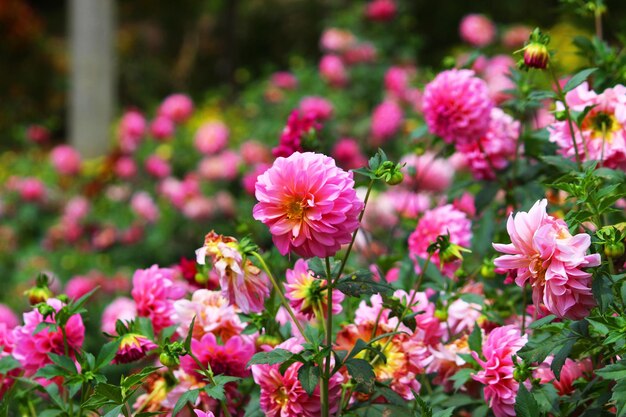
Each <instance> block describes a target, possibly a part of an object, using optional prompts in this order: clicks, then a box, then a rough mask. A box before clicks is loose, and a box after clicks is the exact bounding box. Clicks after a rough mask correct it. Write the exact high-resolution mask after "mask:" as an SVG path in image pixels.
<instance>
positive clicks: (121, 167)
mask: <svg viewBox="0 0 626 417" xmlns="http://www.w3.org/2000/svg"><path fill="white" fill-rule="evenodd" d="M113 170H114V171H115V175H117V176H118V177H120V178H124V179H128V178H132V177H134V176H135V174H137V164H136V163H135V161H134V160H133V158H131V157H130V156H122V157H121V158H120V159H118V160H117V162H116V163H115V167H114V168H113Z"/></svg>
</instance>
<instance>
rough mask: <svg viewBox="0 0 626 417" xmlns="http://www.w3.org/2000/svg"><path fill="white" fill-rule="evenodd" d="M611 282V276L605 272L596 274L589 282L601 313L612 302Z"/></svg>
mask: <svg viewBox="0 0 626 417" xmlns="http://www.w3.org/2000/svg"><path fill="white" fill-rule="evenodd" d="M611 284H612V281H611V277H610V276H608V275H607V274H605V273H600V274H597V275H596V276H595V277H594V278H593V281H592V282H591V290H592V291H593V296H594V298H595V299H596V301H597V302H598V308H599V309H600V312H601V313H605V312H606V311H607V309H608V308H609V306H610V305H611V303H612V302H613V299H614V297H613V290H612V288H611Z"/></svg>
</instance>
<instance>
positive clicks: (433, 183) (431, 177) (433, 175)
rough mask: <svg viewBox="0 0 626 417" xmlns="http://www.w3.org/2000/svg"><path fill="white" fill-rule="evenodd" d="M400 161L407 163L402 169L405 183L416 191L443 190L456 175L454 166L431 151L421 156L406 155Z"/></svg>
mask: <svg viewBox="0 0 626 417" xmlns="http://www.w3.org/2000/svg"><path fill="white" fill-rule="evenodd" d="M400 163H401V164H406V165H405V166H404V168H403V169H402V171H403V172H404V174H405V176H404V182H403V183H404V184H405V185H407V186H408V187H410V188H412V189H414V190H416V191H434V192H442V191H444V190H446V189H447V188H448V187H449V186H450V184H451V183H452V177H454V171H455V170H454V167H452V165H451V164H450V163H449V162H448V161H447V160H445V159H442V158H436V157H435V154H434V153H432V152H429V151H427V152H426V153H424V154H423V155H420V156H417V155H415V154H409V155H406V156H405V157H403V158H402V160H401V161H400Z"/></svg>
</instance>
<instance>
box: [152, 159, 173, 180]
mask: <svg viewBox="0 0 626 417" xmlns="http://www.w3.org/2000/svg"><path fill="white" fill-rule="evenodd" d="M145 168H146V171H147V172H148V174H150V175H152V176H153V177H156V178H165V177H168V176H169V175H170V173H171V172H172V167H171V166H170V163H169V162H167V161H166V160H165V159H163V158H161V157H160V156H158V155H150V156H149V157H148V159H146V162H145Z"/></svg>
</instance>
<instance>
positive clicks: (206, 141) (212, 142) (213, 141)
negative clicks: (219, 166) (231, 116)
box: [194, 121, 230, 155]
mask: <svg viewBox="0 0 626 417" xmlns="http://www.w3.org/2000/svg"><path fill="white" fill-rule="evenodd" d="M229 135H230V131H229V130H228V126H226V125H225V124H224V123H222V122H220V121H214V122H209V123H205V124H203V125H202V126H200V128H199V129H198V131H197V132H196V136H195V138H194V145H195V147H196V149H197V150H198V151H199V152H200V153H202V154H204V155H212V154H216V153H218V152H219V151H221V150H222V149H224V147H225V146H226V144H227V143H228V137H229Z"/></svg>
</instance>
